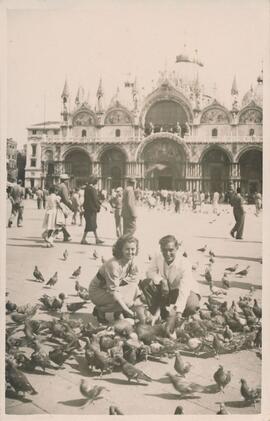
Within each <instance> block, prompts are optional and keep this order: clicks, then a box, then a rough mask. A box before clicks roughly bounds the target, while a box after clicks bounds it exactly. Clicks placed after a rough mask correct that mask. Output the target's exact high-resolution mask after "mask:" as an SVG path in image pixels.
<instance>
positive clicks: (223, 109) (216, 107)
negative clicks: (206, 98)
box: [200, 101, 232, 125]
mask: <svg viewBox="0 0 270 421" xmlns="http://www.w3.org/2000/svg"><path fill="white" fill-rule="evenodd" d="M211 110H213V111H215V110H217V111H220V112H222V113H224V114H225V115H226V117H227V121H223V122H220V123H219V122H218V121H217V120H215V121H213V122H211V121H203V120H204V118H205V115H206V114H207V113H208V112H209V111H211ZM231 121H232V116H231V114H230V112H229V110H227V108H226V107H224V106H223V105H221V104H219V102H217V101H215V102H213V103H212V104H210V105H208V106H207V107H205V108H204V109H203V110H202V112H201V118H200V124H216V125H219V124H230V123H231Z"/></svg>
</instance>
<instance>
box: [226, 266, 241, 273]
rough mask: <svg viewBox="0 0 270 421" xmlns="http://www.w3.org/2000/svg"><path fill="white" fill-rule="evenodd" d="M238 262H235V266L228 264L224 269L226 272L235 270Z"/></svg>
mask: <svg viewBox="0 0 270 421" xmlns="http://www.w3.org/2000/svg"><path fill="white" fill-rule="evenodd" d="M238 266H239V265H238V264H236V265H235V266H229V267H228V268H226V269H225V271H227V272H235V271H236V270H237V269H238Z"/></svg>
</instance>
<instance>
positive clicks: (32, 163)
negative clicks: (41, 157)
mask: <svg viewBox="0 0 270 421" xmlns="http://www.w3.org/2000/svg"><path fill="white" fill-rule="evenodd" d="M36 164H37V161H36V159H31V163H30V166H31V167H35V166H36Z"/></svg>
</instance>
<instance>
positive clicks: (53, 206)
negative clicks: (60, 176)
mask: <svg viewBox="0 0 270 421" xmlns="http://www.w3.org/2000/svg"><path fill="white" fill-rule="evenodd" d="M55 192H56V187H55V186H52V187H50V188H49V196H48V198H47V205H46V211H45V215H44V220H43V225H42V228H43V229H44V230H45V231H44V232H43V233H42V238H43V239H44V241H45V242H46V243H47V247H53V241H54V233H55V230H56V229H57V228H58V226H57V223H56V222H57V221H56V219H57V212H58V209H60V200H61V199H60V197H59V196H57V195H56V194H55ZM60 211H61V209H60Z"/></svg>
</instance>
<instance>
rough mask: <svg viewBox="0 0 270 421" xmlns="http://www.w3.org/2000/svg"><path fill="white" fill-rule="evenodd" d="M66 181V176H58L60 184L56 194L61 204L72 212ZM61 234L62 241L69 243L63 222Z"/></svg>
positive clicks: (67, 177) (68, 236) (69, 238)
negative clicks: (62, 236)
mask: <svg viewBox="0 0 270 421" xmlns="http://www.w3.org/2000/svg"><path fill="white" fill-rule="evenodd" d="M68 180H69V176H68V175H67V174H61V175H60V184H59V185H58V187H57V194H58V195H59V196H60V198H61V202H62V203H63V204H64V205H65V206H67V207H68V208H69V209H70V210H71V211H72V202H71V200H70V199H69V193H68ZM62 232H63V235H64V239H63V241H71V235H70V234H69V232H68V231H67V229H66V224H65V222H64V223H63V224H62Z"/></svg>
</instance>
